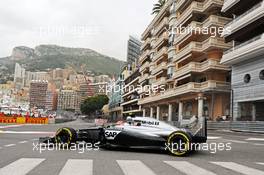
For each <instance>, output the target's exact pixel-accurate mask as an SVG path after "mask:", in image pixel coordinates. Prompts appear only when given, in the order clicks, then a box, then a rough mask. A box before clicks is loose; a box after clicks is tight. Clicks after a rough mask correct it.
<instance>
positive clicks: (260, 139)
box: [246, 138, 264, 141]
mask: <svg viewBox="0 0 264 175" xmlns="http://www.w3.org/2000/svg"><path fill="white" fill-rule="evenodd" d="M246 140H247V141H264V138H248V139H246Z"/></svg>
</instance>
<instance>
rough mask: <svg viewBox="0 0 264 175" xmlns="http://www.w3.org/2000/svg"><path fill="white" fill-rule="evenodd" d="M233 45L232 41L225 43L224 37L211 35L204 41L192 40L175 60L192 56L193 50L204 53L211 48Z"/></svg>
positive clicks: (223, 47) (226, 47) (224, 47)
mask: <svg viewBox="0 0 264 175" xmlns="http://www.w3.org/2000/svg"><path fill="white" fill-rule="evenodd" d="M231 46H232V44H231V43H225V41H224V39H223V38H218V37H209V38H208V39H206V40H205V41H203V42H195V41H193V42H190V43H189V44H188V45H186V46H185V47H184V48H182V49H181V50H180V51H179V52H178V53H176V55H175V56H174V58H173V61H174V62H176V61H179V60H180V59H184V58H186V57H187V56H191V55H190V54H192V52H200V53H204V52H206V51H208V50H210V49H229V48H230V47H231Z"/></svg>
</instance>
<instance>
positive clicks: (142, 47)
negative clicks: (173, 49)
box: [141, 38, 151, 50]
mask: <svg viewBox="0 0 264 175" xmlns="http://www.w3.org/2000/svg"><path fill="white" fill-rule="evenodd" d="M150 40H151V39H150V38H147V39H146V40H145V41H144V43H143V45H142V46H141V50H144V48H145V47H146V46H147V45H150Z"/></svg>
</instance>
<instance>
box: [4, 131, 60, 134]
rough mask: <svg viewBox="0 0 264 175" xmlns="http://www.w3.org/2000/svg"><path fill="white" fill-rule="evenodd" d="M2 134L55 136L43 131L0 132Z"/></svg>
mask: <svg viewBox="0 0 264 175" xmlns="http://www.w3.org/2000/svg"><path fill="white" fill-rule="evenodd" d="M1 133H2V134H55V132H45V131H1Z"/></svg>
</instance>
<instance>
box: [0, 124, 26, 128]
mask: <svg viewBox="0 0 264 175" xmlns="http://www.w3.org/2000/svg"><path fill="white" fill-rule="evenodd" d="M21 126H24V125H6V126H0V129H6V128H18V127H21Z"/></svg>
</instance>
